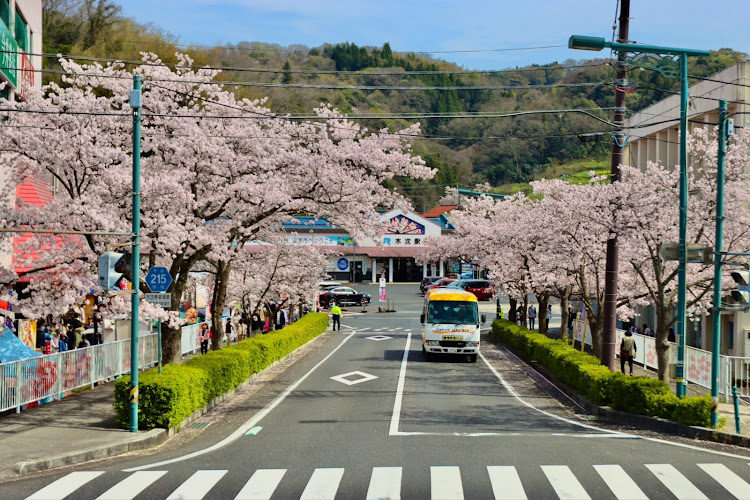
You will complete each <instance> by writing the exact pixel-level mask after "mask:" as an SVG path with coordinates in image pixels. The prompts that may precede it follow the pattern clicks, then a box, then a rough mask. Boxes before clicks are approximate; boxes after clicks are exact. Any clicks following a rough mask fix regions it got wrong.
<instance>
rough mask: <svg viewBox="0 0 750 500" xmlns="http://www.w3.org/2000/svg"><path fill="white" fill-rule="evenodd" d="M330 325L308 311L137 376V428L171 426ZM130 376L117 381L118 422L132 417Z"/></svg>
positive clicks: (126, 421)
mask: <svg viewBox="0 0 750 500" xmlns="http://www.w3.org/2000/svg"><path fill="white" fill-rule="evenodd" d="M327 328H328V315H327V314H325V313H309V314H306V315H305V316H304V317H302V318H301V319H300V320H299V321H297V322H296V323H293V324H291V325H289V326H287V327H286V328H284V329H282V330H276V331H274V332H272V333H269V334H267V335H259V336H256V337H252V338H249V339H246V340H243V341H242V342H240V343H238V344H235V345H231V346H227V347H225V348H223V349H221V350H219V351H210V352H209V353H208V354H206V355H204V356H197V357H195V358H193V359H191V360H189V361H187V362H185V363H183V364H170V365H166V366H164V367H163V369H162V373H161V374H159V372H158V370H157V369H156V368H152V369H150V370H148V371H146V372H143V373H141V374H140V375H139V377H138V393H139V401H138V426H139V428H142V429H151V428H154V427H163V428H169V427H173V426H175V425H177V424H179V423H180V422H182V421H183V420H184V419H185V418H186V417H188V416H190V415H191V414H192V413H193V412H194V411H195V410H197V409H199V408H202V407H203V406H205V405H206V404H207V403H209V402H210V401H212V400H213V399H214V398H216V397H218V396H221V395H222V394H224V393H226V392H227V391H229V390H230V389H233V388H235V387H237V386H238V385H239V384H240V383H242V382H244V381H246V380H247V379H248V378H249V377H250V376H252V375H253V374H254V373H258V372H259V371H261V370H263V369H264V368H266V367H267V366H269V365H270V364H271V363H273V362H275V361H277V360H279V359H281V358H283V357H284V356H286V355H287V354H289V353H290V352H292V351H293V350H295V349H297V348H298V347H300V346H302V345H304V344H305V343H307V342H309V341H310V340H312V339H313V338H314V337H316V336H318V335H320V334H321V333H323V332H324V331H326V329H327ZM129 394H130V376H125V377H121V378H120V379H119V380H118V381H117V382H115V389H114V403H113V405H114V408H115V412H116V414H117V421H118V423H119V424H120V425H122V426H123V427H127V426H128V425H129V421H130V398H129Z"/></svg>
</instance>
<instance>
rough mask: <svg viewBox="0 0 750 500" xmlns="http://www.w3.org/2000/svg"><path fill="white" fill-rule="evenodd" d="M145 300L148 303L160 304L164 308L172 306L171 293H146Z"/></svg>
mask: <svg viewBox="0 0 750 500" xmlns="http://www.w3.org/2000/svg"><path fill="white" fill-rule="evenodd" d="M146 302H148V303H149V304H155V305H157V306H162V307H163V308H165V309H168V308H170V307H172V294H171V293H147V294H146Z"/></svg>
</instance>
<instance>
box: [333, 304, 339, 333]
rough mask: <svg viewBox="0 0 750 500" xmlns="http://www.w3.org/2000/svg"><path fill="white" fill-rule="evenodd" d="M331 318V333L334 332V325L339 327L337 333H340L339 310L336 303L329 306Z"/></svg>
mask: <svg viewBox="0 0 750 500" xmlns="http://www.w3.org/2000/svg"><path fill="white" fill-rule="evenodd" d="M331 318H333V331H334V332H335V331H336V325H339V331H341V308H340V307H339V305H338V304H337V303H336V302H334V303H333V305H332V306H331Z"/></svg>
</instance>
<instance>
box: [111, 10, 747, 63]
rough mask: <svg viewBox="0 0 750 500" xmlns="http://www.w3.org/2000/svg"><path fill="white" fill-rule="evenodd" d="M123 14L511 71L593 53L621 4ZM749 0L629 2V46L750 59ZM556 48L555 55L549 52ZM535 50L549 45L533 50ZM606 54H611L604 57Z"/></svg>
mask: <svg viewBox="0 0 750 500" xmlns="http://www.w3.org/2000/svg"><path fill="white" fill-rule="evenodd" d="M119 3H120V4H121V5H123V14H125V15H126V16H128V17H133V18H135V20H136V21H137V22H139V23H153V24H154V25H156V26H158V27H160V28H162V29H164V30H166V31H167V32H169V33H170V34H172V35H175V36H177V37H179V39H180V42H181V43H195V44H201V45H217V44H224V43H238V42H241V41H247V42H254V41H257V42H265V43H276V44H279V45H282V46H288V45H292V44H302V45H307V46H309V47H315V46H319V45H322V44H323V43H342V42H352V43H356V44H357V45H360V46H361V45H368V46H382V45H383V43H384V42H389V43H390V44H391V48H392V49H393V51H395V52H430V53H432V55H433V57H436V58H439V59H444V60H446V61H450V62H455V63H457V64H459V65H461V66H464V67H465V68H466V69H480V70H491V69H505V68H511V67H515V66H525V65H528V64H533V63H537V64H546V63H550V62H553V61H558V62H562V61H564V60H566V59H571V58H572V59H589V58H592V57H596V56H595V54H594V53H591V52H582V51H578V50H570V49H568V48H567V41H568V38H569V37H570V35H572V34H577V35H591V36H601V37H605V38H607V39H608V40H609V39H611V37H612V26H613V21H614V20H615V11H616V7H617V0H431V1H426V0H314V1H311V0H119ZM748 12H750V0H721V1H720V2H716V3H714V2H708V1H706V0H700V1H699V0H648V1H645V0H631V2H630V13H631V21H630V39H631V40H634V41H635V42H640V43H645V44H651V45H662V46H670V47H681V48H694V49H709V50H716V49H719V48H724V47H729V48H732V49H735V50H738V51H741V52H747V53H750V29H748V28H747V26H748V16H747V14H748ZM550 46H552V47H550ZM529 47H548V48H540V49H534V50H508V49H526V48H529ZM602 55H604V53H602Z"/></svg>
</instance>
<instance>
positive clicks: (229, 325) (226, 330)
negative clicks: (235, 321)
mask: <svg viewBox="0 0 750 500" xmlns="http://www.w3.org/2000/svg"><path fill="white" fill-rule="evenodd" d="M232 328H233V325H232V318H227V326H226V327H224V333H225V334H226V336H227V345H229V344H231V343H232Z"/></svg>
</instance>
